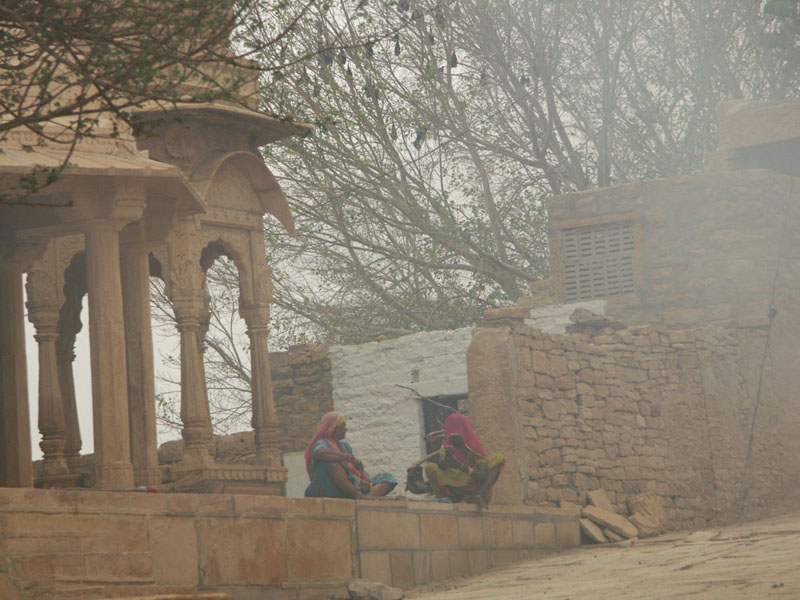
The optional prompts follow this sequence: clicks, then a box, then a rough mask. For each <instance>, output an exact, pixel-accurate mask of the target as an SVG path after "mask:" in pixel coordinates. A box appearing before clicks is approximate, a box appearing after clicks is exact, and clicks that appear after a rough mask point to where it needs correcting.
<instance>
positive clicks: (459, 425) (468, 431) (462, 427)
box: [442, 413, 486, 467]
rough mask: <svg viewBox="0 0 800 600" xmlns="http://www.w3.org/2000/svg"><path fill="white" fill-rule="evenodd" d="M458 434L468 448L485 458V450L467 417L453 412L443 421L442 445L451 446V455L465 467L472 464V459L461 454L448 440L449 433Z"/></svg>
mask: <svg viewBox="0 0 800 600" xmlns="http://www.w3.org/2000/svg"><path fill="white" fill-rule="evenodd" d="M454 434H455V435H460V436H461V439H463V440H464V444H465V445H466V446H467V448H468V449H469V450H471V451H472V452H474V453H475V454H477V455H479V456H481V457H483V458H486V450H484V449H483V445H482V444H481V442H480V440H479V439H478V436H477V435H476V434H475V431H474V430H473V429H472V425H470V423H469V419H468V418H467V417H465V416H464V415H462V414H461V413H453V414H452V415H450V416H449V417H447V419H446V420H445V422H444V444H442V445H443V446H445V447H447V446H450V447H451V448H453V450H454V452H453V456H454V457H455V458H456V460H458V462H460V463H461V464H462V465H465V466H467V467H471V466H474V465H473V464H472V461H470V460H469V459H468V458H467V457H466V456H464V455H463V454H461V452H460V451H459V450H458V448H456V447H455V446H454V445H453V443H452V442H451V441H450V436H451V435H454Z"/></svg>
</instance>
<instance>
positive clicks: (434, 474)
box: [425, 413, 505, 506]
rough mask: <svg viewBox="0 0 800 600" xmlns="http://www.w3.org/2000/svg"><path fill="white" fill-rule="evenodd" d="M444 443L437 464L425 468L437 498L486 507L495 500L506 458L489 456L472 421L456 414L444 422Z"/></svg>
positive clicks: (500, 455)
mask: <svg viewBox="0 0 800 600" xmlns="http://www.w3.org/2000/svg"><path fill="white" fill-rule="evenodd" d="M444 436H445V439H444V443H443V444H442V447H441V448H440V449H439V456H438V457H437V459H436V460H435V461H434V462H429V463H427V464H426V465H425V475H427V477H428V481H429V482H430V484H431V489H432V490H433V493H434V495H435V496H436V497H437V498H449V499H450V500H452V501H453V502H474V503H476V504H479V505H480V506H485V505H486V504H488V503H489V501H490V500H491V499H492V486H493V485H494V484H495V482H496V481H497V478H498V476H499V475H500V471H502V470H503V466H504V465H505V457H504V456H503V455H502V454H495V455H493V456H492V457H491V458H488V459H487V457H486V450H484V449H483V446H482V445H481V443H480V441H479V440H478V436H477V435H475V431H473V429H472V426H471V425H470V423H469V419H467V417H465V416H464V415H462V414H459V413H454V414H452V415H450V416H449V417H447V419H446V420H445V422H444Z"/></svg>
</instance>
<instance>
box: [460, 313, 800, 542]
mask: <svg viewBox="0 0 800 600" xmlns="http://www.w3.org/2000/svg"><path fill="white" fill-rule="evenodd" d="M494 325H495V326H494V327H488V326H484V327H481V328H479V329H478V330H477V331H476V333H475V336H474V338H473V342H472V345H471V346H470V350H469V353H468V372H469V382H470V411H471V414H472V421H473V424H474V425H475V427H476V430H477V431H478V434H479V435H480V437H481V439H482V440H483V441H484V444H485V446H486V447H487V448H488V449H489V450H490V451H492V452H494V451H502V452H505V453H506V455H507V459H508V460H507V467H506V472H504V473H503V476H502V477H501V478H500V480H499V481H498V485H497V490H496V498H495V499H496V500H497V501H506V502H512V503H519V502H531V503H541V502H553V503H558V502H561V501H563V500H567V501H573V502H584V501H585V493H586V492H587V491H590V490H593V489H597V488H602V489H604V490H605V491H606V492H607V493H608V496H609V497H610V499H611V501H612V502H613V503H614V504H615V505H616V508H617V510H618V511H620V512H623V513H624V512H625V511H626V506H625V503H626V499H627V498H628V496H630V495H633V494H639V493H645V492H646V493H650V494H654V495H656V496H658V497H659V498H660V499H661V500H662V502H663V504H664V507H665V509H666V512H667V516H668V518H669V525H670V527H671V528H693V527H703V526H706V525H708V524H712V523H720V522H726V521H731V520H735V519H741V518H753V517H761V516H766V515H768V514H770V513H775V512H777V511H779V510H783V509H786V508H792V507H796V506H797V502H798V499H797V498H798V497H797V491H798V490H797V488H798V485H797V482H798V480H800V471H799V470H798V466H797V460H796V459H795V458H794V457H795V456H797V454H798V453H799V452H800V441H799V440H798V438H797V435H796V431H797V430H798V428H799V427H800V405H798V404H797V402H796V400H790V399H788V398H789V397H787V393H786V392H787V391H788V390H792V389H795V390H796V389H797V387H796V385H795V384H796V378H797V374H796V372H794V373H790V372H788V371H782V370H781V369H778V368H776V366H777V363H776V360H775V359H770V360H764V357H765V352H764V347H765V344H766V343H767V330H768V327H769V323H768V322H767V321H766V320H760V321H758V320H753V321H752V322H748V323H746V322H742V321H738V322H728V323H724V324H723V323H721V324H717V325H705V326H701V327H697V328H694V329H684V330H668V329H666V328H665V327H663V326H643V327H629V328H625V329H621V330H619V331H611V330H610V329H606V330H602V331H594V332H592V333H582V334H567V335H549V334H546V333H543V332H541V331H539V330H536V329H533V328H530V327H527V326H525V325H524V324H523V323H522V322H521V321H517V322H514V321H513V320H511V319H509V320H506V322H505V323H503V322H498V323H495V324H494ZM769 347H770V349H773V346H772V345H771V344H770V345H769ZM766 356H767V358H770V357H769V353H768V355H766ZM776 358H777V357H776ZM794 397H796V396H794ZM793 432H794V433H793Z"/></svg>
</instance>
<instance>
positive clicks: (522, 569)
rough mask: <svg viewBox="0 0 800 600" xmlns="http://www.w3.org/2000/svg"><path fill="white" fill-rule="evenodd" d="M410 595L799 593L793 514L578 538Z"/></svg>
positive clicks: (580, 599)
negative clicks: (592, 541) (630, 540)
mask: <svg viewBox="0 0 800 600" xmlns="http://www.w3.org/2000/svg"><path fill="white" fill-rule="evenodd" d="M406 597H407V598H413V599H415V600H484V599H496V600H512V599H513V600H521V599H525V600H529V599H539V598H545V599H547V598H550V599H560V600H566V599H571V600H605V599H614V600H627V599H634V598H635V599H637V600H639V599H643V598H648V599H649V598H691V599H696V598H704V599H712V598H713V599H724V600H729V599H736V598H748V599H758V598H800V514H794V515H788V516H783V517H778V518H773V519H769V520H766V521H757V522H753V523H745V524H740V525H731V526H727V527H721V528H716V529H708V530H704V531H695V532H680V533H674V532H673V533H669V534H666V535H663V536H659V537H655V538H650V539H647V540H640V541H639V542H637V543H636V544H635V545H634V546H632V547H630V548H621V547H619V546H616V545H610V544H609V545H603V546H600V545H594V546H581V547H580V548H576V549H574V550H570V551H568V552H564V553H560V554H558V555H555V556H553V555H550V556H548V557H546V558H542V559H535V560H530V561H526V562H524V563H516V564H514V565H512V566H509V567H506V568H503V569H499V570H495V571H492V572H490V573H485V574H483V575H480V576H477V577H471V578H469V579H463V580H460V581H458V582H449V583H448V584H447V585H446V586H444V589H442V587H440V588H439V589H438V590H433V589H431V590H416V591H414V592H412V593H410V594H409V595H407V596H406Z"/></svg>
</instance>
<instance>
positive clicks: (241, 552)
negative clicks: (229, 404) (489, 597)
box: [0, 488, 580, 600]
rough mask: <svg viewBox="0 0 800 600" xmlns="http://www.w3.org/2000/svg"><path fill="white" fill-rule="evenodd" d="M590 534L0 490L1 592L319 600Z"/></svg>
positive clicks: (512, 517) (430, 507) (409, 507)
mask: <svg viewBox="0 0 800 600" xmlns="http://www.w3.org/2000/svg"><path fill="white" fill-rule="evenodd" d="M579 538H580V536H579V526H578V513H577V511H576V510H570V509H548V508H542V509H535V508H532V507H526V506H516V507H504V508H490V509H488V510H478V509H476V508H475V507H472V506H471V507H464V506H453V505H443V504H440V503H426V502H406V501H390V500H385V501H358V502H354V501H352V500H332V499H315V498H303V499H296V500H292V499H287V498H281V497H269V496H251V495H241V496H237V495H215V494H196V495H191V494H145V493H125V492H93V491H84V492H78V491H59V490H34V489H12V488H0V598H3V600H27V599H28V598H37V599H40V600H68V599H69V600H72V599H78V598H80V599H81V600H92V599H100V598H113V597H136V596H145V595H150V594H153V595H154V594H169V593H184V594H185V593H191V592H197V591H212V590H213V591H219V592H227V593H228V594H230V596H231V597H232V598H233V599H234V600H250V599H252V598H259V599H262V600H311V599H312V598H318V599H322V598H329V597H330V596H331V595H333V594H337V595H339V596H344V595H346V591H345V584H346V582H347V581H349V580H351V579H354V578H357V577H363V578H367V579H372V580H377V581H382V582H384V583H388V584H392V585H395V586H399V587H403V588H407V587H412V586H414V585H416V584H422V583H428V582H431V581H436V580H440V579H444V578H448V577H451V576H456V575H467V574H476V573H480V572H482V571H484V570H486V569H487V568H489V567H491V566H493V565H497V564H501V563H505V562H508V561H512V560H517V559H520V558H525V557H528V556H530V555H531V553H532V552H533V551H534V550H538V549H556V548H564V547H570V546H575V545H577V544H578V543H579V541H580V539H579Z"/></svg>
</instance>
